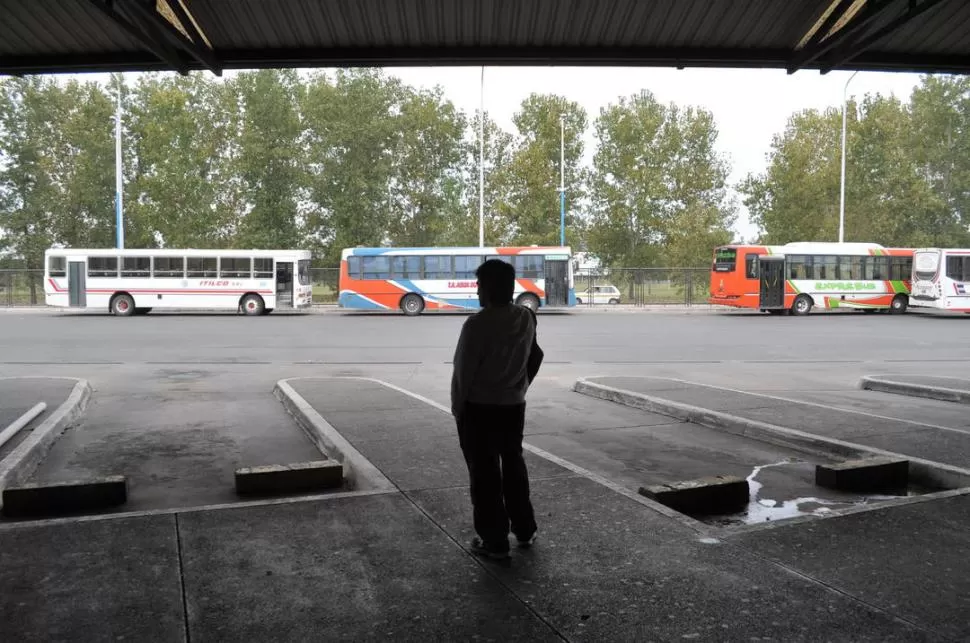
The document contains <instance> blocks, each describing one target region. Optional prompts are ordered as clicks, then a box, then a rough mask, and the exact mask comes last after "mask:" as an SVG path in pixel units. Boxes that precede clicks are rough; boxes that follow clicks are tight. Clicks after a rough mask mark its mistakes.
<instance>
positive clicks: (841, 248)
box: [719, 241, 912, 255]
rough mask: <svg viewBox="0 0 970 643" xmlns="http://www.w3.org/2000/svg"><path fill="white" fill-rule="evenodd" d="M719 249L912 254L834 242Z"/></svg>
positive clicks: (782, 253) (869, 245)
mask: <svg viewBox="0 0 970 643" xmlns="http://www.w3.org/2000/svg"><path fill="white" fill-rule="evenodd" d="M719 248H734V249H742V248H754V249H759V250H764V251H765V252H768V253H771V254H779V255H785V254H810V255H825V254H832V255H872V254H879V253H882V252H885V253H887V254H902V253H910V252H912V248H887V247H885V246H882V245H880V244H878V243H856V242H851V243H838V242H834V241H793V242H791V243H786V244H784V245H757V244H751V245H746V244H733V245H728V246H719Z"/></svg>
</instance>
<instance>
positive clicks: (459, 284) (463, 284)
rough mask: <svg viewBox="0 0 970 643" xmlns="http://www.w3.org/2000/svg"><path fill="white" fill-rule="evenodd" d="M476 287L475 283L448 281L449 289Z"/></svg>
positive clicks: (476, 283)
mask: <svg viewBox="0 0 970 643" xmlns="http://www.w3.org/2000/svg"><path fill="white" fill-rule="evenodd" d="M477 286H478V282H477V281H449V282H448V287H449V288H475V287H477Z"/></svg>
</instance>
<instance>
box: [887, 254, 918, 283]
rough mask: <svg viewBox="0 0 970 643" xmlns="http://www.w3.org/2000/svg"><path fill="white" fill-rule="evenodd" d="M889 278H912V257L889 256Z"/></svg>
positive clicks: (901, 279)
mask: <svg viewBox="0 0 970 643" xmlns="http://www.w3.org/2000/svg"><path fill="white" fill-rule="evenodd" d="M889 261H890V264H889V278H890V279H892V280H894V281H904V280H907V279H911V278H912V273H913V258H912V257H890V259H889Z"/></svg>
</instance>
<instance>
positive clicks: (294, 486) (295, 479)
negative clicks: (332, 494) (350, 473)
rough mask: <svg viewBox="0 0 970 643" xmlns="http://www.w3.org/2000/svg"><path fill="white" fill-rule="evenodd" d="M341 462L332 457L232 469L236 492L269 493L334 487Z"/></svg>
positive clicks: (340, 478) (340, 482) (340, 480)
mask: <svg viewBox="0 0 970 643" xmlns="http://www.w3.org/2000/svg"><path fill="white" fill-rule="evenodd" d="M343 483H344V477H343V465H342V464H340V463H339V462H336V461H334V460H316V461H313V462H294V463H291V464H274V465H267V466H259V467H243V468H241V469H236V493H237V494H239V495H264V494H265V495H272V494H285V493H302V492H307V491H322V490H327V489H338V488H340V487H342V486H343Z"/></svg>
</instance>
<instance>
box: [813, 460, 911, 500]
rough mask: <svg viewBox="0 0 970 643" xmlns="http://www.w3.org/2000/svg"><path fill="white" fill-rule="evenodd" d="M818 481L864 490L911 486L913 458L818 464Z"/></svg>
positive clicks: (861, 491)
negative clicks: (910, 470) (910, 464)
mask: <svg viewBox="0 0 970 643" xmlns="http://www.w3.org/2000/svg"><path fill="white" fill-rule="evenodd" d="M815 484H817V485H818V486H820V487H825V488H826V489H837V490H839V491H856V492H860V493H874V492H889V491H898V490H901V489H906V487H908V486H909V460H902V459H899V458H886V457H883V458H864V459H862V460H849V461H846V462H837V463H835V464H819V465H816V466H815Z"/></svg>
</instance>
